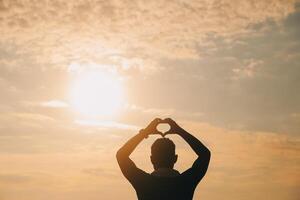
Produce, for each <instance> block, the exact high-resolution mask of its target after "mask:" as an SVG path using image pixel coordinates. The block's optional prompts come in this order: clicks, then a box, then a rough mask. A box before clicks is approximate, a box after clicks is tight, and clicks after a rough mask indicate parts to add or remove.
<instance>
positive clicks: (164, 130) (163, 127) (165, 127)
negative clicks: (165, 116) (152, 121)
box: [156, 122, 171, 137]
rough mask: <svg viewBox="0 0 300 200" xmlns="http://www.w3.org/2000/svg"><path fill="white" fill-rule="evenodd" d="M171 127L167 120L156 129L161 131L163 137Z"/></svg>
mask: <svg viewBox="0 0 300 200" xmlns="http://www.w3.org/2000/svg"><path fill="white" fill-rule="evenodd" d="M170 129H171V126H170V125H169V123H167V122H161V123H159V124H158V125H157V126H156V130H157V131H159V132H160V135H161V136H162V137H165V136H166V135H167V134H166V133H167V132H168V131H169V130H170Z"/></svg>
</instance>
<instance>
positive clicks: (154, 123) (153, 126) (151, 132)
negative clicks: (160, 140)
mask: <svg viewBox="0 0 300 200" xmlns="http://www.w3.org/2000/svg"><path fill="white" fill-rule="evenodd" d="M162 121H163V120H162V119H160V118H155V119H154V120H153V121H151V122H150V124H149V125H148V126H147V127H146V128H145V129H142V130H141V132H142V133H143V134H144V135H145V138H147V137H148V136H149V135H154V134H159V135H162V133H161V132H159V131H158V130H157V129H156V127H157V125H158V124H159V123H161V122H162Z"/></svg>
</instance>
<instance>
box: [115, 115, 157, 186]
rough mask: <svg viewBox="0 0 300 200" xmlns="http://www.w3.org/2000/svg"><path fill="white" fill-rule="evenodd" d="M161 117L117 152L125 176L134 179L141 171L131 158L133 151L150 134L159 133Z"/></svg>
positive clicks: (130, 179)
mask: <svg viewBox="0 0 300 200" xmlns="http://www.w3.org/2000/svg"><path fill="white" fill-rule="evenodd" d="M160 121H161V119H159V118H156V119H154V120H153V121H152V122H151V123H150V124H149V125H148V126H147V127H146V128H145V129H142V130H140V132H139V133H138V134H137V135H135V136H133V137H132V138H131V139H129V140H128V141H127V142H126V143H125V144H124V145H123V146H122V147H121V148H120V149H119V150H118V152H117V155H116V157H117V161H118V163H119V166H120V168H121V171H122V173H123V174H124V176H125V177H126V178H127V179H128V180H129V181H133V179H134V178H135V176H136V174H137V173H140V172H141V171H140V170H139V169H138V168H137V167H136V165H135V164H134V162H133V161H132V160H131V159H130V158H129V156H130V155H131V153H132V152H133V151H134V150H135V148H136V147H137V146H138V145H139V143H140V142H141V141H142V140H143V139H144V138H147V137H148V136H149V135H150V134H158V133H159V132H158V131H157V129H156V127H157V125H158V124H159V123H160Z"/></svg>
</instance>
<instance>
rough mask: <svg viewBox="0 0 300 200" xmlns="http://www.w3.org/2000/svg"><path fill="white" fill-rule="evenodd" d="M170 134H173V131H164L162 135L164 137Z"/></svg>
mask: <svg viewBox="0 0 300 200" xmlns="http://www.w3.org/2000/svg"><path fill="white" fill-rule="evenodd" d="M170 134H174V131H173V130H169V131H166V132H165V133H164V135H170Z"/></svg>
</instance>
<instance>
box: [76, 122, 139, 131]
mask: <svg viewBox="0 0 300 200" xmlns="http://www.w3.org/2000/svg"><path fill="white" fill-rule="evenodd" d="M75 123H77V124H79V125H83V126H94V127H100V128H104V129H110V128H116V129H124V130H135V131H136V130H139V129H140V128H139V127H138V126H134V125H129V124H124V123H118V122H114V121H99V120H76V121H75Z"/></svg>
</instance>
